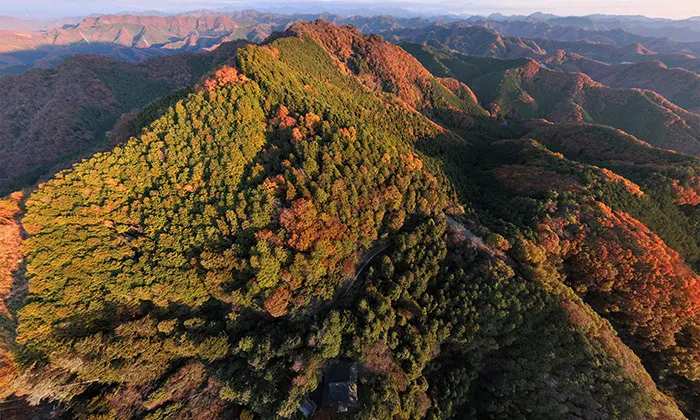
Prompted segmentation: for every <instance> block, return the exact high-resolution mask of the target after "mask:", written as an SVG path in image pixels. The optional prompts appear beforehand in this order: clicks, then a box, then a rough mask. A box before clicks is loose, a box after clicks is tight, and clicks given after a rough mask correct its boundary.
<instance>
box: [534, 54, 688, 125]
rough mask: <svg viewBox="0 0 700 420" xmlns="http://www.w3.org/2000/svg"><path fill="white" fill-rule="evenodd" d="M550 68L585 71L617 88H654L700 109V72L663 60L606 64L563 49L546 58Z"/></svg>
mask: <svg viewBox="0 0 700 420" xmlns="http://www.w3.org/2000/svg"><path fill="white" fill-rule="evenodd" d="M543 62H544V63H546V65H547V67H549V68H558V69H561V70H564V71H567V72H576V71H578V72H582V73H585V74H586V75H587V76H589V77H590V78H591V79H593V80H595V81H596V82H599V83H602V84H604V85H606V86H610V87H613V88H641V89H647V90H653V91H654V92H657V93H659V94H661V95H663V96H664V97H665V98H667V99H668V100H669V101H671V102H673V103H674V104H676V105H678V106H680V107H681V108H685V109H687V110H688V111H691V112H695V113H698V111H700V75H698V74H696V73H693V72H691V71H687V70H683V69H678V68H671V69H669V68H668V67H667V66H666V65H665V64H664V63H662V62H660V61H648V62H645V63H638V64H610V65H608V64H605V63H602V62H600V61H596V60H591V59H588V58H585V57H583V56H580V55H578V54H568V53H564V52H563V51H559V52H558V53H555V54H552V55H550V56H549V57H547V59H545V60H543Z"/></svg>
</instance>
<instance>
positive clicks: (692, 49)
mask: <svg viewBox="0 0 700 420" xmlns="http://www.w3.org/2000/svg"><path fill="white" fill-rule="evenodd" d="M471 23H478V24H480V25H484V26H486V27H488V28H491V29H494V30H496V31H498V32H500V33H502V34H504V35H512V36H520V37H525V38H544V39H552V40H557V41H593V42H599V43H603V44H612V45H615V46H618V47H624V46H625V45H629V44H635V43H640V44H642V45H644V46H645V47H647V48H649V49H652V50H655V51H657V52H659V53H681V54H687V53H690V54H693V55H698V48H700V40H698V39H695V38H694V37H691V40H692V42H680V41H675V40H673V39H669V38H665V37H655V36H654V35H652V34H649V33H648V32H645V31H642V34H641V35H639V34H635V33H630V32H627V31H625V30H624V29H621V28H614V29H605V28H596V29H587V28H586V27H585V26H577V25H570V24H563V25H562V24H556V23H550V22H544V21H539V22H537V21H536V22H528V21H524V20H515V21H503V22H494V21H472V22H471ZM686 32H689V31H686ZM690 32H692V31H690Z"/></svg>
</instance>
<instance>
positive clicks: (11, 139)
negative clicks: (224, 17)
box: [0, 44, 240, 195]
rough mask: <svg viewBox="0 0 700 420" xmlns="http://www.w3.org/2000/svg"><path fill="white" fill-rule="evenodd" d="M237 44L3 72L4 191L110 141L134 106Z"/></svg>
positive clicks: (190, 78) (177, 85) (0, 190)
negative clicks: (142, 58)
mask: <svg viewBox="0 0 700 420" xmlns="http://www.w3.org/2000/svg"><path fill="white" fill-rule="evenodd" d="M237 45H240V44H237ZM237 45H228V46H225V47H223V48H220V49H219V50H217V51H216V52H214V53H207V54H185V55H180V56H169V57H155V58H152V59H149V60H146V61H145V62H143V63H141V64H132V63H124V62H118V61H115V60H113V59H110V58H106V57H102V56H73V57H69V58H68V59H66V61H64V62H63V63H62V64H61V65H59V66H58V67H57V68H56V69H47V70H39V69H36V70H31V71H28V72H26V73H22V74H18V75H11V76H7V77H3V78H0V104H2V105H1V106H0V108H2V110H1V111H0V133H1V134H0V138H1V140H0V194H3V195H4V194H5V193H7V192H10V191H12V190H14V189H19V188H22V187H24V186H26V185H30V184H32V183H34V182H36V181H37V180H38V179H40V178H41V177H42V176H43V175H44V174H46V173H49V171H50V170H52V169H55V167H56V165H61V164H66V163H70V162H71V161H72V160H74V159H75V158H76V157H80V156H85V155H86V154H87V153H88V152H90V151H92V152H93V153H94V151H95V150H98V149H100V148H104V147H106V146H109V145H110V141H109V137H110V136H109V135H107V136H106V137H105V135H106V133H107V132H108V131H110V130H113V127H114V126H115V124H116V123H117V121H118V120H119V119H120V117H121V118H122V120H123V121H122V123H123V124H126V126H128V123H129V121H131V120H133V117H134V116H135V114H134V111H137V110H138V109H139V108H141V107H143V106H144V105H147V104H148V103H149V102H151V101H154V100H156V99H158V98H160V97H163V96H165V95H167V94H169V93H171V92H173V91H176V90H178V89H182V88H185V87H187V86H189V85H190V84H191V83H193V82H194V81H197V80H198V79H199V78H200V77H201V76H202V75H204V73H205V72H207V71H208V70H209V69H211V67H212V66H213V65H214V64H215V63H218V62H221V60H222V59H223V57H222V56H223V55H224V54H226V59H228V58H229V57H228V55H229V54H227V53H226V51H230V50H231V49H233V50H235V49H236V48H237ZM124 127H125V126H118V127H117V129H116V130H114V133H118V132H119V129H122V130H123V128H124Z"/></svg>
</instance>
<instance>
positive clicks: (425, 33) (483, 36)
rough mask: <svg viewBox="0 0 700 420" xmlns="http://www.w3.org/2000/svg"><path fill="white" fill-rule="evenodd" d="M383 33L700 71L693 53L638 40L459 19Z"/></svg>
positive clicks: (490, 52) (489, 49)
mask: <svg viewBox="0 0 700 420" xmlns="http://www.w3.org/2000/svg"><path fill="white" fill-rule="evenodd" d="M383 35H385V36H386V37H387V39H389V40H391V41H392V42H396V43H402V42H410V43H416V44H426V45H428V46H431V47H434V48H437V49H447V50H454V51H456V52H458V53H461V54H465V55H476V56H483V57H493V58H503V59H515V58H526V57H529V58H533V59H536V60H542V59H545V58H546V57H548V56H552V55H557V54H558V51H560V50H562V51H566V52H567V53H572V54H579V55H582V56H584V57H587V58H591V59H594V60H598V61H602V62H605V63H618V64H619V63H637V62H647V61H661V62H663V63H664V64H666V65H667V66H668V67H679V68H684V69H686V70H689V71H692V72H695V73H700V59H698V58H696V57H695V56H694V55H690V54H681V53H677V54H659V53H656V52H655V51H652V50H650V49H648V48H645V47H644V46H642V45H641V44H639V43H635V44H629V45H625V46H622V47H617V46H615V45H612V44H604V43H599V42H591V41H561V40H550V39H543V38H534V39H527V38H520V37H517V36H506V35H503V34H501V33H499V32H497V31H495V30H494V29H489V28H488V27H485V26H481V25H471V24H466V23H463V22H457V23H453V24H450V25H445V24H434V25H431V26H425V27H419V28H401V29H395V30H387V31H385V32H383Z"/></svg>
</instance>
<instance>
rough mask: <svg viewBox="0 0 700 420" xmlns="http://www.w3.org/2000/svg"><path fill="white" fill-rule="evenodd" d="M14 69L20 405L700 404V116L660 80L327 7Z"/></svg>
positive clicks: (381, 410)
mask: <svg viewBox="0 0 700 420" xmlns="http://www.w3.org/2000/svg"><path fill="white" fill-rule="evenodd" d="M91 60H92V61H91ZM159 60H161V61H159ZM163 60H164V61H163ZM75 68H81V69H83V70H80V72H79V75H84V77H77V76H72V78H71V74H73V75H75V73H72V72H71V71H72V70H74V69H75ZM87 69H90V70H89V71H88V70H87ZM173 69H176V70H173ZM8 77H12V79H9V78H2V79H0V100H3V101H6V102H7V103H10V102H11V103H16V102H15V100H14V99H12V98H15V97H17V94H16V93H12V92H16V90H13V89H16V86H17V85H18V81H25V80H27V78H28V77H31V78H32V79H31V80H37V81H41V80H43V81H44V82H42V83H40V85H41V92H42V94H41V96H40V98H43V99H41V100H40V99H36V98H32V99H31V100H28V104H27V105H26V106H17V108H15V111H5V112H6V114H5V116H3V123H4V124H5V127H4V128H3V126H2V125H0V128H3V130H4V132H7V133H12V134H11V136H12V138H13V139H21V140H17V143H16V144H22V145H23V147H25V149H23V150H24V151H23V152H22V153H16V154H15V155H12V156H15V157H12V158H9V157H8V158H5V159H7V160H6V161H7V162H10V161H12V162H13V165H15V166H3V168H13V169H12V170H11V171H8V173H6V174H5V175H4V178H5V179H6V181H5V182H4V183H3V184H0V190H2V193H3V194H6V195H5V196H4V198H2V199H1V200H0V296H1V297H2V300H0V334H1V335H0V338H1V340H0V398H3V400H2V401H0V410H3V411H0V415H2V416H3V418H4V415H5V414H7V415H8V416H10V417H9V418H54V417H65V418H104V419H112V418H120V419H130V418H136V419H166V418H168V419H169V418H183V419H184V418H191V419H214V418H241V419H253V418H264V419H268V418H302V417H303V416H304V415H305V414H304V413H305V412H306V411H304V410H305V409H306V407H307V406H308V405H309V404H310V402H311V401H313V402H314V409H315V411H316V412H315V413H314V414H313V416H315V418H333V417H337V418H367V419H396V418H400V419H414V418H431V419H442V418H488V419H491V418H499V419H500V418H503V419H506V418H528V419H529V418H533V419H541V418H562V419H576V418H583V419H684V418H690V419H693V418H698V417H699V416H700V276H698V274H697V272H698V268H700V210H699V209H700V208H699V207H698V205H700V159H699V158H698V157H697V156H698V155H700V115H698V114H696V113H694V112H692V111H691V110H686V109H684V108H681V107H680V106H679V105H676V104H673V103H671V102H670V101H669V100H667V99H666V98H664V97H663V96H661V95H660V94H659V93H656V92H652V91H645V90H641V89H630V88H622V87H621V88H614V87H609V86H607V85H604V84H602V83H600V82H596V81H594V80H592V79H591V78H589V77H588V76H585V75H583V74H580V73H564V72H556V71H554V70H550V69H548V68H543V67H542V66H541V64H539V63H538V62H536V61H533V60H529V59H522V58H518V59H513V60H500V59H496V58H485V57H473V56H469V55H464V54H463V53H460V52H456V51H451V50H445V49H437V48H435V47H434V46H428V45H425V44H415V43H405V44H401V46H398V45H395V44H393V43H390V42H387V41H385V40H384V39H383V38H382V37H380V36H377V35H365V34H363V33H361V32H360V31H359V30H358V29H355V28H353V27H348V26H343V27H340V26H336V25H333V24H331V23H328V22H325V21H316V22H313V23H309V22H297V23H295V24H294V25H292V26H291V27H290V28H288V29H287V30H286V31H284V32H280V33H276V34H275V35H273V36H272V37H270V38H268V39H267V40H266V41H265V42H263V43H260V44H247V43H238V44H223V45H222V46H221V47H219V48H218V49H216V50H214V51H213V52H211V53H205V54H196V55H193V54H189V55H184V56H172V57H159V58H154V59H151V60H149V61H147V62H145V63H143V64H126V63H118V62H115V61H112V60H108V59H104V58H99V59H98V58H96V57H75V58H72V59H69V60H67V61H66V62H64V63H63V64H62V65H61V66H60V67H58V68H57V69H55V70H32V71H30V72H28V73H23V74H21V75H18V76H8ZM76 77H77V79H76ZM62 78H69V79H68V80H70V81H71V83H72V85H76V86H85V89H84V90H82V91H79V92H89V93H90V94H91V95H92V96H87V97H85V96H83V95H78V96H77V97H78V98H79V99H80V100H81V101H82V100H84V101H85V103H87V104H88V105H81V102H76V101H72V102H71V103H70V106H68V105H66V106H63V107H61V111H62V113H60V114H55V113H52V112H51V110H52V106H51V105H49V103H50V102H51V101H54V102H55V101H59V100H60V99H61V98H63V94H62V93H61V92H62V91H61V90H60V89H59V88H58V87H60V86H62V85H61V84H60V83H57V82H56V79H58V80H62ZM126 81H128V83H127V82H126ZM37 83H39V82H37ZM93 88H94V89H93ZM4 92H10V93H4ZM76 92H78V91H73V92H72V93H76ZM96 92H98V93H99V96H94V95H96ZM12 95H15V96H12ZM96 104H99V108H94V109H93V108H91V107H93V106H97V105H96ZM86 109H87V110H90V109H93V111H92V112H95V113H96V115H98V116H99V118H98V119H95V118H87V119H83V120H81V119H80V118H81V117H80V116H81V115H82V116H84V114H82V113H83V112H86ZM19 111H21V112H24V113H26V117H24V118H21V119H15V118H14V117H13V116H14V115H15V114H16V113H17V112H19ZM44 116H49V117H50V118H51V119H50V120H49V122H48V123H46V121H45V120H42V118H46V117H44ZM76 120H77V121H96V120H97V121H102V122H103V123H102V125H100V126H90V125H86V124H83V125H80V126H79V130H76V126H75V125H74V124H68V123H67V121H76ZM17 121H21V122H22V123H21V124H19V123H16V122H17ZM10 123H12V124H10ZM35 127H42V129H43V130H49V131H43V133H46V132H53V131H54V130H56V129H58V128H62V129H64V130H65V131H63V133H65V134H63V135H58V136H56V139H55V140H47V137H46V136H45V135H43V134H42V135H36V134H35V133H36V130H37V128H35ZM74 133H77V134H74ZM32 136H34V137H32ZM58 141H61V142H63V143H61V147H59V148H58V149H59V150H61V151H62V153H61V154H60V155H57V154H55V153H54V154H41V153H39V152H41V151H42V150H43V151H47V150H52V149H51V147H52V144H55V143H56V142H58ZM42 142H44V143H42ZM4 144H5V143H3V146H4ZM8 144H10V143H8ZM42 147H43V148H42ZM5 150H7V152H5ZM15 150H16V147H15V146H8V147H6V148H3V149H0V151H2V152H3V153H14V151H15ZM32 150H36V151H37V152H36V153H35V152H31V151H32ZM4 156H10V155H2V156H0V158H3V157H4ZM81 158H84V159H81ZM78 160H80V161H78ZM67 162H75V164H74V165H73V166H72V167H70V168H68V169H65V170H62V171H60V172H58V173H55V174H54V172H55V171H56V170H58V169H61V168H63V167H65V166H66V165H67ZM39 180H41V182H39V183H38V184H37V181H39ZM339 360H342V361H349V362H351V363H354V364H356V365H357V378H356V382H357V383H356V384H354V383H353V384H351V385H353V386H354V387H355V388H354V389H355V391H356V397H357V401H358V402H357V407H358V408H357V409H356V410H348V411H347V412H343V410H342V409H340V408H341V407H336V406H333V405H328V404H327V403H326V402H325V398H323V399H321V400H318V399H317V398H316V395H317V394H318V393H319V392H323V391H324V390H327V389H329V387H328V384H327V382H328V381H329V378H330V377H331V372H332V366H334V365H335V364H336V363H337V362H338V361H339ZM350 382H351V380H347V383H350ZM343 383H346V382H343ZM316 401H318V402H316ZM316 406H318V407H316ZM312 411H313V410H312ZM306 413H307V414H308V412H306Z"/></svg>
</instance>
